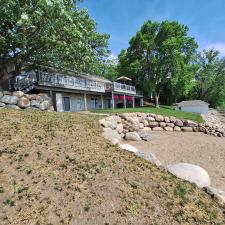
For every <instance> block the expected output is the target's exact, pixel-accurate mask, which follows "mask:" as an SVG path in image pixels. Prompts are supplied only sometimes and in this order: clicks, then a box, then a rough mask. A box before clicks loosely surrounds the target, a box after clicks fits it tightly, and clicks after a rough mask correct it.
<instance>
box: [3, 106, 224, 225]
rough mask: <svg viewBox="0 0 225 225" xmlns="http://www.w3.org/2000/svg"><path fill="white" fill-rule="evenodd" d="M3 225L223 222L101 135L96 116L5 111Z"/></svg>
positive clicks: (178, 184) (187, 188) (200, 200)
mask: <svg viewBox="0 0 225 225" xmlns="http://www.w3.org/2000/svg"><path fill="white" fill-rule="evenodd" d="M0 118H1V123H0V224H1V225H2V224H4V225H5V224H17V225H20V224H26V225H27V224H37V225H38V224H39V225H41V224H43V225H47V224H48V225H50V224H54V225H55V224H56V225H58V224H71V225H89V224H90V225H94V224H96V225H116V224H124V225H127V224H133V225H145V224H149V225H150V224H152V225H156V224H158V225H175V224H176V225H180V224H215V225H216V224H217V225H219V224H220V225H222V224H225V219H224V211H223V209H222V208H220V207H219V206H218V205H217V203H215V202H214V201H213V200H212V199H211V198H210V197H209V196H208V195H207V194H205V193H204V192H203V191H200V190H198V189H197V188H196V187H195V186H193V185H191V184H189V183H186V182H183V181H180V180H178V179H176V178H175V177H173V176H171V175H169V174H167V173H165V172H163V171H160V170H159V169H157V168H155V167H154V166H152V165H151V164H149V163H148V162H146V161H144V160H143V159H141V158H138V157H136V156H134V155H132V154H131V153H129V152H125V151H122V150H120V149H118V148H117V147H114V146H111V145H110V144H109V143H107V142H106V141H105V140H104V139H103V138H102V137H101V130H100V127H99V125H98V118H97V117H94V116H90V115H80V114H69V113H45V112H24V111H23V112H22V111H11V110H3V109H1V110H0Z"/></svg>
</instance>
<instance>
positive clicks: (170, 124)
mask: <svg viewBox="0 0 225 225" xmlns="http://www.w3.org/2000/svg"><path fill="white" fill-rule="evenodd" d="M166 126H167V127H172V128H174V127H175V125H174V123H166Z"/></svg>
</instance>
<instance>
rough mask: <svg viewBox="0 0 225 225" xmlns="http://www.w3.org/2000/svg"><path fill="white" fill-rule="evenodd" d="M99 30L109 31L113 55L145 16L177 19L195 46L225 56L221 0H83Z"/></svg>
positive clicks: (224, 14) (224, 12)
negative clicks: (187, 29)
mask: <svg viewBox="0 0 225 225" xmlns="http://www.w3.org/2000/svg"><path fill="white" fill-rule="evenodd" d="M81 6H82V7H86V8H87V9H88V11H89V13H90V14H91V16H92V18H94V19H95V21H96V22H97V28H98V31H99V32H102V33H108V34H110V36H111V37H110V49H111V52H112V55H114V56H117V55H118V54H119V53H120V51H121V49H122V48H127V47H128V43H129V40H130V38H131V37H132V36H133V35H135V33H136V32H137V30H139V29H140V27H141V25H142V24H143V23H144V21H146V20H149V19H150V20H152V21H162V20H166V19H168V20H177V21H179V22H180V23H182V24H185V25H187V26H188V27H189V29H190V31H189V34H190V35H191V36H193V37H195V39H196V40H197V42H198V44H199V48H200V50H201V49H205V48H212V47H213V48H216V49H218V50H220V51H221V53H222V54H223V55H224V56H225V0H84V2H83V3H82V4H81Z"/></svg>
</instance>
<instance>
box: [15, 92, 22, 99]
mask: <svg viewBox="0 0 225 225" xmlns="http://www.w3.org/2000/svg"><path fill="white" fill-rule="evenodd" d="M23 95H24V92H22V91H15V92H13V96H16V97H17V98H21V97H23Z"/></svg>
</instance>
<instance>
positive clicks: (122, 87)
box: [113, 82, 136, 94]
mask: <svg viewBox="0 0 225 225" xmlns="http://www.w3.org/2000/svg"><path fill="white" fill-rule="evenodd" d="M113 89H114V91H118V92H123V93H129V94H136V88H135V87H134V86H131V85H127V84H121V83H117V82H114V83H113Z"/></svg>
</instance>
